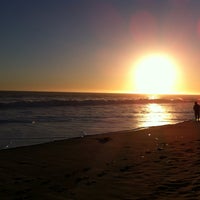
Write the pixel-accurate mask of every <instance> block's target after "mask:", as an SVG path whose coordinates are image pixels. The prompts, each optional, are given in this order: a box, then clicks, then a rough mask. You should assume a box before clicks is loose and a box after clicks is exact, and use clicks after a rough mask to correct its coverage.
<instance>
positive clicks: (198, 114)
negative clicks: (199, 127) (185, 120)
mask: <svg viewBox="0 0 200 200" xmlns="http://www.w3.org/2000/svg"><path fill="white" fill-rule="evenodd" d="M193 110H194V117H195V120H196V121H199V118H200V105H199V104H198V103H197V102H196V101H195V102H194V106H193Z"/></svg>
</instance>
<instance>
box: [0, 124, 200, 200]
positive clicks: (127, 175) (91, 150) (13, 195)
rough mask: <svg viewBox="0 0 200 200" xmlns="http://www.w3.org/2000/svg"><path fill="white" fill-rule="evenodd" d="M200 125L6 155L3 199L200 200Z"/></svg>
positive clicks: (0, 186) (1, 171)
mask: <svg viewBox="0 0 200 200" xmlns="http://www.w3.org/2000/svg"><path fill="white" fill-rule="evenodd" d="M199 155H200V122H199V123H198V122H195V121H187V122H183V123H179V124H175V125H165V126H160V127H151V128H147V129H143V130H138V131H124V132H118V133H108V134H102V135H95V136H86V137H84V138H76V139H69V140H64V141H55V142H51V143H48V144H42V145H35V146H28V147H20V148H15V149H7V150H1V151H0V163H1V164H0V180H1V181H0V197H1V199H4V200H7V199H9V200H11V199H16V200H17V199H37V200H38V199H42V200H44V199H48V200H51V199H52V200H53V199H54V200H56V199H69V200H70V199H73V200H82V199H94V200H102V199H109V200H111V199H124V200H128V199H130V200H131V199H133V200H136V199H137V200H145V199H159V200H160V199H165V200H166V199H181V200H182V199H199V198H200V167H199V165H200V156H199Z"/></svg>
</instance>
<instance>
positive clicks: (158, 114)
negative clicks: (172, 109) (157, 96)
mask: <svg viewBox="0 0 200 200" xmlns="http://www.w3.org/2000/svg"><path fill="white" fill-rule="evenodd" d="M143 115H144V116H143V122H142V124H141V125H142V127H148V126H159V125H164V124H167V123H168V119H169V118H170V117H171V116H169V115H171V114H170V113H168V112H167V111H166V109H165V107H164V106H162V105H160V104H156V103H152V104H147V105H146V106H145V111H144V113H143Z"/></svg>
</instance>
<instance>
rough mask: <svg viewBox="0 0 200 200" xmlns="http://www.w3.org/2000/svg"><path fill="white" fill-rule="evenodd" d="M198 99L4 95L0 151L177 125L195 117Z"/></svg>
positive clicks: (1, 96) (0, 99)
mask: <svg viewBox="0 0 200 200" xmlns="http://www.w3.org/2000/svg"><path fill="white" fill-rule="evenodd" d="M198 99H199V96H195V95H160V96H149V95H137V94H107V93H106V94H103V93H62V92H14V91H13V92H11V91H9V92H7V91H2V92H0V149H6V148H13V147H18V146H27V145H34V144H39V143H46V142H51V141H54V140H62V139H68V138H75V137H84V136H85V135H95V134H101V133H106V132H115V131H122V130H132V129H140V128H146V127H149V126H158V125H165V124H174V123H178V122H182V121H186V120H191V119H193V118H194V116H193V115H194V114H193V110H192V107H193V104H194V101H198Z"/></svg>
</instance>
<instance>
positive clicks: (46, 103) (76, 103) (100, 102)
mask: <svg viewBox="0 0 200 200" xmlns="http://www.w3.org/2000/svg"><path fill="white" fill-rule="evenodd" d="M180 102H181V103H184V102H189V101H188V100H187V101H184V100H180V99H173V100H172V99H125V100H120V99H118V100H116V99H115V100H105V99H103V100H101V99H100V100H99V99H97V100H96V99H95V100H93V99H92V100H82V101H81V100H47V101H46V100H45V101H15V102H8V103H5V102H1V103H0V109H8V108H21V107H53V106H96V105H117V104H146V103H180Z"/></svg>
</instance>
